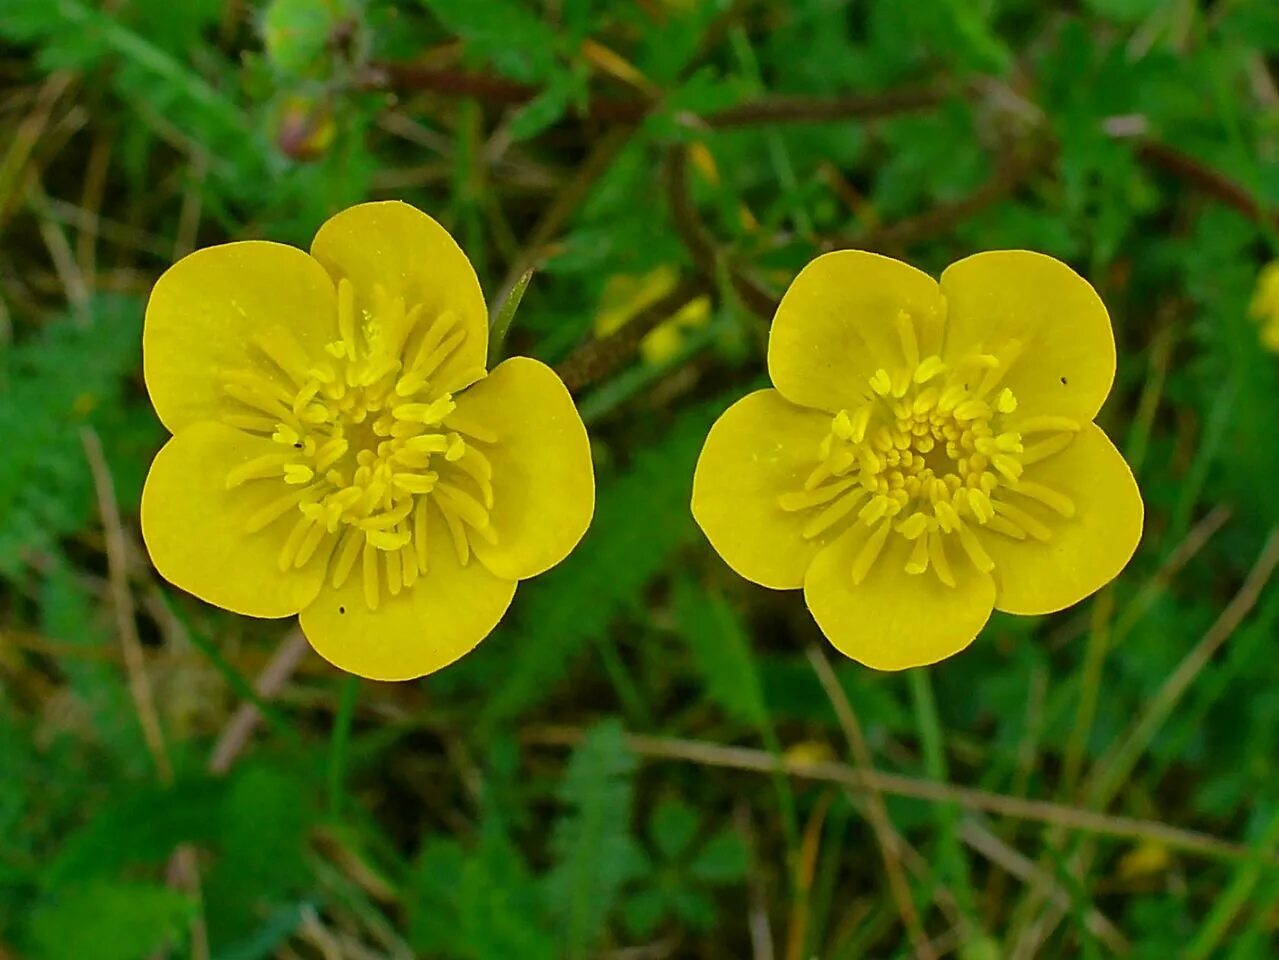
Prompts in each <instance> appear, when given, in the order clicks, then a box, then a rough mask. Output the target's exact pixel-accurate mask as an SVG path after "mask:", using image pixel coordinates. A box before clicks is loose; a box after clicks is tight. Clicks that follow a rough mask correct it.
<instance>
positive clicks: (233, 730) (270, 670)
mask: <svg viewBox="0 0 1279 960" xmlns="http://www.w3.org/2000/svg"><path fill="white" fill-rule="evenodd" d="M307 649H308V644H307V642H306V637H305V636H303V635H302V631H301V629H294V630H292V631H290V632H289V633H288V635H287V636H285V638H284V639H283V640H282V641H281V642H280V646H279V647H278V648H277V649H276V651H275V653H274V654H273V655H272V656H271V659H270V661H269V662H268V663H267V665H266V667H265V668H264V669H263V670H262V672H261V673H260V674H259V675H258V682H257V683H255V684H254V689H256V690H257V692H258V696H260V697H262V698H263V699H268V698H270V697H274V696H275V695H276V694H277V693H279V692H280V690H281V689H283V687H284V685H285V684H286V683H288V681H289V678H290V677H292V676H293V673H294V671H295V670H297V668H298V664H300V663H301V662H302V657H303V656H304V655H305V654H306V651H307ZM261 719H262V712H261V711H260V710H258V708H257V707H256V706H254V705H253V704H252V703H242V704H240V706H239V708H238V709H237V710H236V711H235V714H234V715H233V716H232V717H231V719H230V720H229V721H228V722H227V725H226V726H225V727H223V729H222V734H221V736H219V737H218V742H217V743H216V744H215V745H214V747H213V753H212V754H211V755H210V756H209V772H210V773H216V774H223V773H226V772H227V771H228V770H230V769H231V764H233V763H234V762H235V759H236V757H238V756H239V755H240V751H242V750H243V749H244V747H245V745H246V744H247V743H248V742H249V738H250V737H251V736H252V735H253V730H254V728H255V727H256V726H257V725H258V721H260V720H261Z"/></svg>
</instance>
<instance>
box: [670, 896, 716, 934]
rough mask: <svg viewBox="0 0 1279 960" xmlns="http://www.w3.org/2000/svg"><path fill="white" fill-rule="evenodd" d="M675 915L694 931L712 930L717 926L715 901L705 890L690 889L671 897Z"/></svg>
mask: <svg viewBox="0 0 1279 960" xmlns="http://www.w3.org/2000/svg"><path fill="white" fill-rule="evenodd" d="M671 902H672V905H673V906H674V907H675V913H676V915H678V916H679V918H680V919H681V920H683V921H684V922H685V923H686V924H688V925H689V927H690V928H691V929H693V930H710V929H712V928H713V927H714V926H715V901H714V900H712V899H711V897H710V895H709V894H708V893H706V892H705V891H704V890H697V889H695V888H689V889H686V890H680V891H678V892H677V893H675V895H674V896H672V897H671Z"/></svg>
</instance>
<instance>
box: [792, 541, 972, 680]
mask: <svg viewBox="0 0 1279 960" xmlns="http://www.w3.org/2000/svg"><path fill="white" fill-rule="evenodd" d="M870 534H871V529H870V528H869V527H867V526H866V525H865V524H858V525H857V526H855V527H853V528H851V529H850V530H849V531H848V532H847V533H845V534H844V535H843V536H841V537H840V538H839V539H838V540H836V541H835V542H834V543H833V544H831V545H830V546H829V547H828V548H827V549H825V550H823V551H822V552H821V553H820V554H818V556H817V559H816V560H814V561H813V565H812V566H811V567H810V568H809V570H808V576H807V577H805V578H804V600H805V601H806V602H807V604H808V609H809V610H810V611H811V612H812V614H813V617H814V619H816V621H817V625H818V626H819V627H821V630H822V633H824V634H825V635H826V639H827V640H829V641H830V642H831V643H832V644H834V645H835V648H836V649H837V650H839V652H840V653H842V654H844V655H845V656H847V657H852V658H853V659H854V660H857V661H858V662H860V663H864V664H865V665H866V666H868V667H873V668H874V669H876V670H904V669H906V668H908V667H920V666H924V665H925V664H929V663H936V662H937V661H939V660H944V659H946V658H947V657H949V656H953V655H954V654H956V653H958V652H959V651H960V650H963V649H964V648H965V647H966V646H968V645H969V644H970V643H972V641H973V638H974V637H976V636H977V634H978V633H980V632H981V628H982V627H983V626H985V624H986V621H987V620H988V619H989V618H990V611H991V607H992V606H993V605H994V601H995V585H994V582H993V581H992V580H991V578H990V576H989V574H984V573H978V572H977V570H976V568H974V567H973V565H972V564H971V563H969V562H968V560H967V558H966V557H964V556H963V555H962V548H960V546H959V544H958V543H957V542H956V541H955V538H953V537H950V538H947V541H948V542H947V543H946V548H947V550H948V552H949V558H950V564H949V565H950V569H951V572H952V574H953V576H954V579H955V586H953V587H948V586H946V585H945V584H943V583H942V582H941V580H939V579H938V577H937V576H936V574H935V573H934V572H933V571H932V570H926V571H924V572H923V573H919V574H908V573H906V570H905V567H906V563H907V561H908V560H909V559H910V554H911V548H912V547H913V546H914V544H913V543H912V542H911V541H909V540H906V539H905V538H903V537H901V536H898V535H897V534H892V535H890V536H889V538H888V542H887V543H886V544H885V545H884V548H883V550H882V552H881V553H880V554H879V557H878V558H877V559H876V560H875V561H874V563H873V564H872V565H871V568H870V572H869V573H868V574H867V576H866V579H865V580H863V581H862V582H861V583H860V584H857V585H856V586H854V584H853V575H852V569H853V566H854V564H855V563H856V562H857V558H858V555H859V553H860V552H861V547H862V545H863V544H864V543H865V542H866V539H867V537H868V536H869V535H870Z"/></svg>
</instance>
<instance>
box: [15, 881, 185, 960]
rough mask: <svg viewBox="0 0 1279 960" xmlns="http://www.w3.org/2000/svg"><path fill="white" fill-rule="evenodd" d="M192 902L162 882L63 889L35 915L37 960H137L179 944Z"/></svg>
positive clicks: (32, 929)
mask: <svg viewBox="0 0 1279 960" xmlns="http://www.w3.org/2000/svg"><path fill="white" fill-rule="evenodd" d="M193 911H194V904H193V903H192V902H191V900H190V898H189V897H188V896H187V895H185V894H183V893H180V892H179V891H176V890H171V889H169V888H168V887H164V886H160V885H159V884H151V883H125V882H120V881H106V880H103V881H98V882H96V883H92V884H88V885H86V886H83V887H78V888H73V889H69V890H64V891H62V892H61V893H60V894H59V895H58V896H56V897H54V898H51V899H49V900H48V901H46V902H43V903H41V904H40V905H39V906H37V907H36V909H35V912H34V913H33V914H32V916H31V919H30V921H29V923H30V930H29V936H30V950H31V956H32V957H33V958H35V960H70V958H72V957H85V958H89V957H91V958H93V960H139V958H141V957H145V956H147V955H148V954H150V953H152V952H153V951H155V950H157V949H159V948H161V947H165V946H179V945H180V944H181V943H182V940H183V939H184V937H185V927H186V922H187V920H188V919H189V918H190V917H191V916H192V914H193Z"/></svg>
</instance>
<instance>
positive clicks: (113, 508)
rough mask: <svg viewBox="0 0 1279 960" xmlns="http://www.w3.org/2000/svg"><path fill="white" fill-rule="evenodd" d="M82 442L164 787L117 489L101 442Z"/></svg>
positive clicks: (133, 679)
mask: <svg viewBox="0 0 1279 960" xmlns="http://www.w3.org/2000/svg"><path fill="white" fill-rule="evenodd" d="M80 442H81V443H82V444H83V445H84V455H85V458H86V459H87V460H88V461H89V470H90V472H92V474H93V486H94V490H95V491H96V493H97V499H98V512H99V514H100V515H101V517H102V532H103V536H104V538H105V540H106V550H107V574H108V577H109V583H110V587H111V605H112V607H113V608H114V610H115V622H116V632H117V633H119V635H120V648H121V651H122V653H123V654H124V667H125V671H126V673H127V674H128V677H129V694H130V696H132V698H133V706H134V709H135V710H137V712H138V722H139V723H140V724H141V726H142V736H143V738H144V739H145V740H146V744H147V750H148V752H150V754H151V760H152V762H153V763H154V764H155V769H156V774H157V775H158V776H159V778H160V782H161V783H163V784H165V785H168V784H170V783H172V782H173V767H172V765H171V764H170V763H169V754H168V751H167V750H166V749H165V745H164V732H163V730H162V728H161V726H160V715H159V713H158V712H157V710H156V707H155V693H154V691H153V690H152V689H151V679H150V677H148V676H147V665H146V659H145V657H144V656H143V653H142V639H141V638H140V637H139V636H138V624H137V614H136V607H135V606H134V602H133V591H132V589H131V588H130V587H129V566H128V564H129V552H128V546H127V540H126V538H125V534H124V526H123V524H121V522H120V509H119V506H118V505H117V503H116V499H115V483H114V482H113V481H112V479H111V469H110V467H108V466H107V458H106V455H105V454H104V453H103V451H102V441H101V439H99V437H98V434H97V431H95V430H94V429H93V428H92V427H81V428H80Z"/></svg>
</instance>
